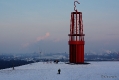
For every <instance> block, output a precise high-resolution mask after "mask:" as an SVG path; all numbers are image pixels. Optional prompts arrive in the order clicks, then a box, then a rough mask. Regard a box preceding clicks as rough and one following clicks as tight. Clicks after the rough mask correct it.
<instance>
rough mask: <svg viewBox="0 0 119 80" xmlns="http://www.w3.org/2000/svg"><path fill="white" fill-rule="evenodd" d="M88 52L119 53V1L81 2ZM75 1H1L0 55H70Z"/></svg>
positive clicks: (80, 0)
mask: <svg viewBox="0 0 119 80" xmlns="http://www.w3.org/2000/svg"><path fill="white" fill-rule="evenodd" d="M78 1H79V2H80V4H79V5H78V4H77V7H76V8H77V9H78V11H80V12H82V13H83V27H84V34H85V52H90V51H92V52H101V51H118V52H119V0H78ZM73 8H74V0H0V53H33V52H38V51H39V50H42V51H43V52H44V53H57V52H67V53H68V51H69V50H68V48H69V45H68V40H69V37H68V34H69V29H70V15H71V12H73V11H74V9H73Z"/></svg>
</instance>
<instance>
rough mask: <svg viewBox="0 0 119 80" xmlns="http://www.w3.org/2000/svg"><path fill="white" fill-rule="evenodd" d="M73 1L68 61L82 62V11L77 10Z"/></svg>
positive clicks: (83, 42)
mask: <svg viewBox="0 0 119 80" xmlns="http://www.w3.org/2000/svg"><path fill="white" fill-rule="evenodd" d="M76 2H77V3H78V4H80V3H79V2H78V1H74V11H75V12H71V20H70V34H69V35H68V36H69V42H68V44H69V61H70V63H84V44H85V41H84V36H85V34H83V20H82V12H78V11H77V9H75V8H76V5H75V3H76Z"/></svg>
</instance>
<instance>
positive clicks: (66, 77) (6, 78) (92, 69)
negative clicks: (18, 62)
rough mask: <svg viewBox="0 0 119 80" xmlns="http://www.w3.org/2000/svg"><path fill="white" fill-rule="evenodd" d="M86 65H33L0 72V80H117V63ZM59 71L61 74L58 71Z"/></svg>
mask: <svg viewBox="0 0 119 80" xmlns="http://www.w3.org/2000/svg"><path fill="white" fill-rule="evenodd" d="M90 63H91V64H88V65H69V64H65V63H59V64H54V63H51V64H50V63H43V62H38V63H33V64H28V65H24V66H20V67H15V70H12V68H9V69H4V70H0V80H119V62H116V61H115V62H111V61H110V62H109V61H107V62H106V61H105V62H90ZM59 68H60V69H61V74H57V73H58V69H59Z"/></svg>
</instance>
